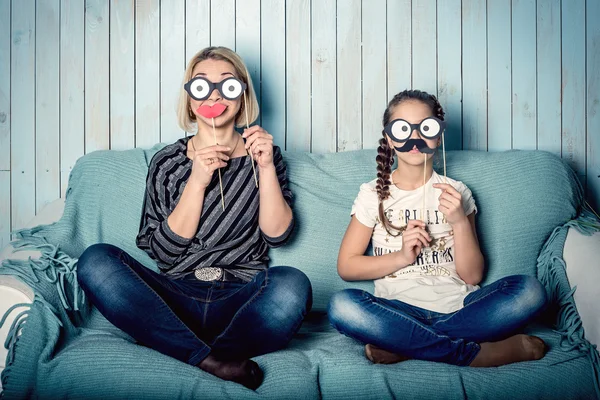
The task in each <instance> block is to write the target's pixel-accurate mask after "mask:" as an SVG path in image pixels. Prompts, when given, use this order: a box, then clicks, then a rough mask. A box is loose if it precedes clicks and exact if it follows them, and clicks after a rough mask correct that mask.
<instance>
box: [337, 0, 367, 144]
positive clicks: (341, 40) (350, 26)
mask: <svg viewBox="0 0 600 400" xmlns="http://www.w3.org/2000/svg"><path fill="white" fill-rule="evenodd" d="M337 38H338V40H337V77H338V82H339V83H338V85H337V104H338V111H337V126H338V147H337V150H338V151H347V150H356V149H361V148H362V146H363V143H362V135H361V127H362V115H361V112H360V110H361V106H362V88H361V75H362V73H361V70H362V65H361V64H362V63H361V2H360V0H348V1H345V2H344V6H343V7H338V8H337ZM341 82H343V84H341Z"/></svg>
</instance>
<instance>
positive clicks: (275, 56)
mask: <svg viewBox="0 0 600 400" xmlns="http://www.w3.org/2000/svg"><path fill="white" fill-rule="evenodd" d="M260 20H261V23H260V33H261V37H263V38H269V39H268V40H262V41H261V44H260V54H261V85H260V87H261V117H262V118H261V121H262V127H263V128H265V130H267V132H269V133H270V134H271V135H273V143H275V144H276V145H277V146H279V147H281V148H282V149H285V127H286V122H285V121H286V113H287V111H286V102H285V97H286V86H285V52H286V48H285V46H286V44H285V4H284V2H282V1H279V0H262V1H261V7H260Z"/></svg>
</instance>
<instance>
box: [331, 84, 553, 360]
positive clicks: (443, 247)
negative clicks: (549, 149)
mask: <svg viewBox="0 0 600 400" xmlns="http://www.w3.org/2000/svg"><path fill="white" fill-rule="evenodd" d="M383 125H384V130H383V137H382V138H381V139H380V140H379V148H378V155H377V179H375V180H373V181H371V182H368V183H365V184H363V185H361V187H360V192H359V193H358V196H357V198H356V200H355V202H354V205H353V207H352V212H351V215H352V219H351V221H350V225H349V226H348V229H347V231H346V234H345V236H344V239H343V241H342V244H341V248H340V252H339V256H338V273H339V275H340V276H341V277H342V278H343V279H344V280H347V281H352V280H368V279H373V280H374V281H375V292H374V294H370V293H368V292H365V291H363V290H358V289H346V290H343V291H340V292H337V293H335V294H334V295H333V296H332V299H331V302H330V304H329V310H328V311H329V319H330V321H331V324H332V325H333V326H334V327H335V328H336V329H338V330H339V331H340V332H341V333H343V334H345V335H347V336H349V337H352V338H354V339H356V340H358V341H360V342H362V343H364V344H365V345H366V346H365V353H366V356H367V358H368V359H369V360H371V361H372V362H373V363H381V364H391V363H396V362H400V361H403V360H406V359H420V360H429V361H438V362H444V363H449V364H454V365H459V366H467V365H470V366H473V367H491V366H500V365H504V364H509V363H514V362H519V361H528V360H538V359H540V358H542V357H543V356H544V354H545V351H546V346H545V343H544V342H543V341H542V340H541V339H540V338H538V337H535V336H528V335H525V334H519V333H517V332H518V331H519V330H520V329H521V328H523V326H524V325H526V324H527V323H528V322H529V321H531V320H532V319H533V318H535V317H536V315H537V314H538V313H539V312H540V311H541V310H542V309H543V308H544V305H545V302H546V294H545V290H544V288H543V287H542V285H541V284H540V282H539V281H538V280H537V279H535V278H534V277H531V276H523V275H517V276H508V277H505V278H502V279H500V280H498V281H496V282H494V283H491V284H489V285H486V286H484V287H482V288H480V287H479V286H477V285H478V284H479V283H480V282H481V280H482V277H483V271H484V259H483V255H482V253H481V251H480V249H479V242H478V239H477V233H476V230H475V214H476V213H477V207H476V206H475V201H474V199H473V196H472V195H471V191H470V190H469V189H468V188H467V187H466V186H465V185H464V184H463V183H462V182H459V181H456V180H453V179H450V178H447V177H445V176H440V175H438V174H437V173H436V172H435V171H434V170H433V166H432V161H433V155H434V153H435V151H436V149H437V147H438V146H439V145H440V144H441V140H440V139H441V133H442V132H443V130H444V126H445V123H444V111H443V109H442V107H441V105H440V104H439V102H438V100H437V99H436V97H435V96H433V95H429V94H427V93H425V92H422V91H419V90H405V91H403V92H401V93H398V94H397V95H396V96H394V98H393V99H392V100H391V101H390V103H389V104H388V107H387V109H386V111H385V113H384V115H383ZM394 156H396V158H397V166H396V168H395V169H392V168H393V165H394ZM423 171H425V184H424V178H423V175H424V172H423ZM369 242H372V247H373V254H372V255H364V253H365V251H366V249H367V247H368V245H369Z"/></svg>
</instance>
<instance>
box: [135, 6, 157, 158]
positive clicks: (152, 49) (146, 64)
mask: <svg viewBox="0 0 600 400" xmlns="http://www.w3.org/2000/svg"><path fill="white" fill-rule="evenodd" d="M159 24H160V12H159V7H158V0H144V1H138V2H137V3H136V7H135V146H136V147H142V148H149V147H152V146H154V145H155V144H156V143H158V142H160V72H159V68H160V34H159V31H160V25H159Z"/></svg>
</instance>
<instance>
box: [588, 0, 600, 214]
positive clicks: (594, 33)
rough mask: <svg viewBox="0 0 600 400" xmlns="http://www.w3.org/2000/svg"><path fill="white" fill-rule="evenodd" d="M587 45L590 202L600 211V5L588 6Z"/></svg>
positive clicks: (589, 2)
mask: <svg viewBox="0 0 600 400" xmlns="http://www.w3.org/2000/svg"><path fill="white" fill-rule="evenodd" d="M585 14H586V43H587V85H586V88H587V164H586V181H587V200H588V202H589V203H590V204H591V205H592V207H594V208H595V209H596V211H598V210H600V25H598V23H597V16H598V15H600V2H598V1H596V0H588V2H587V3H586V13H585Z"/></svg>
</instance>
